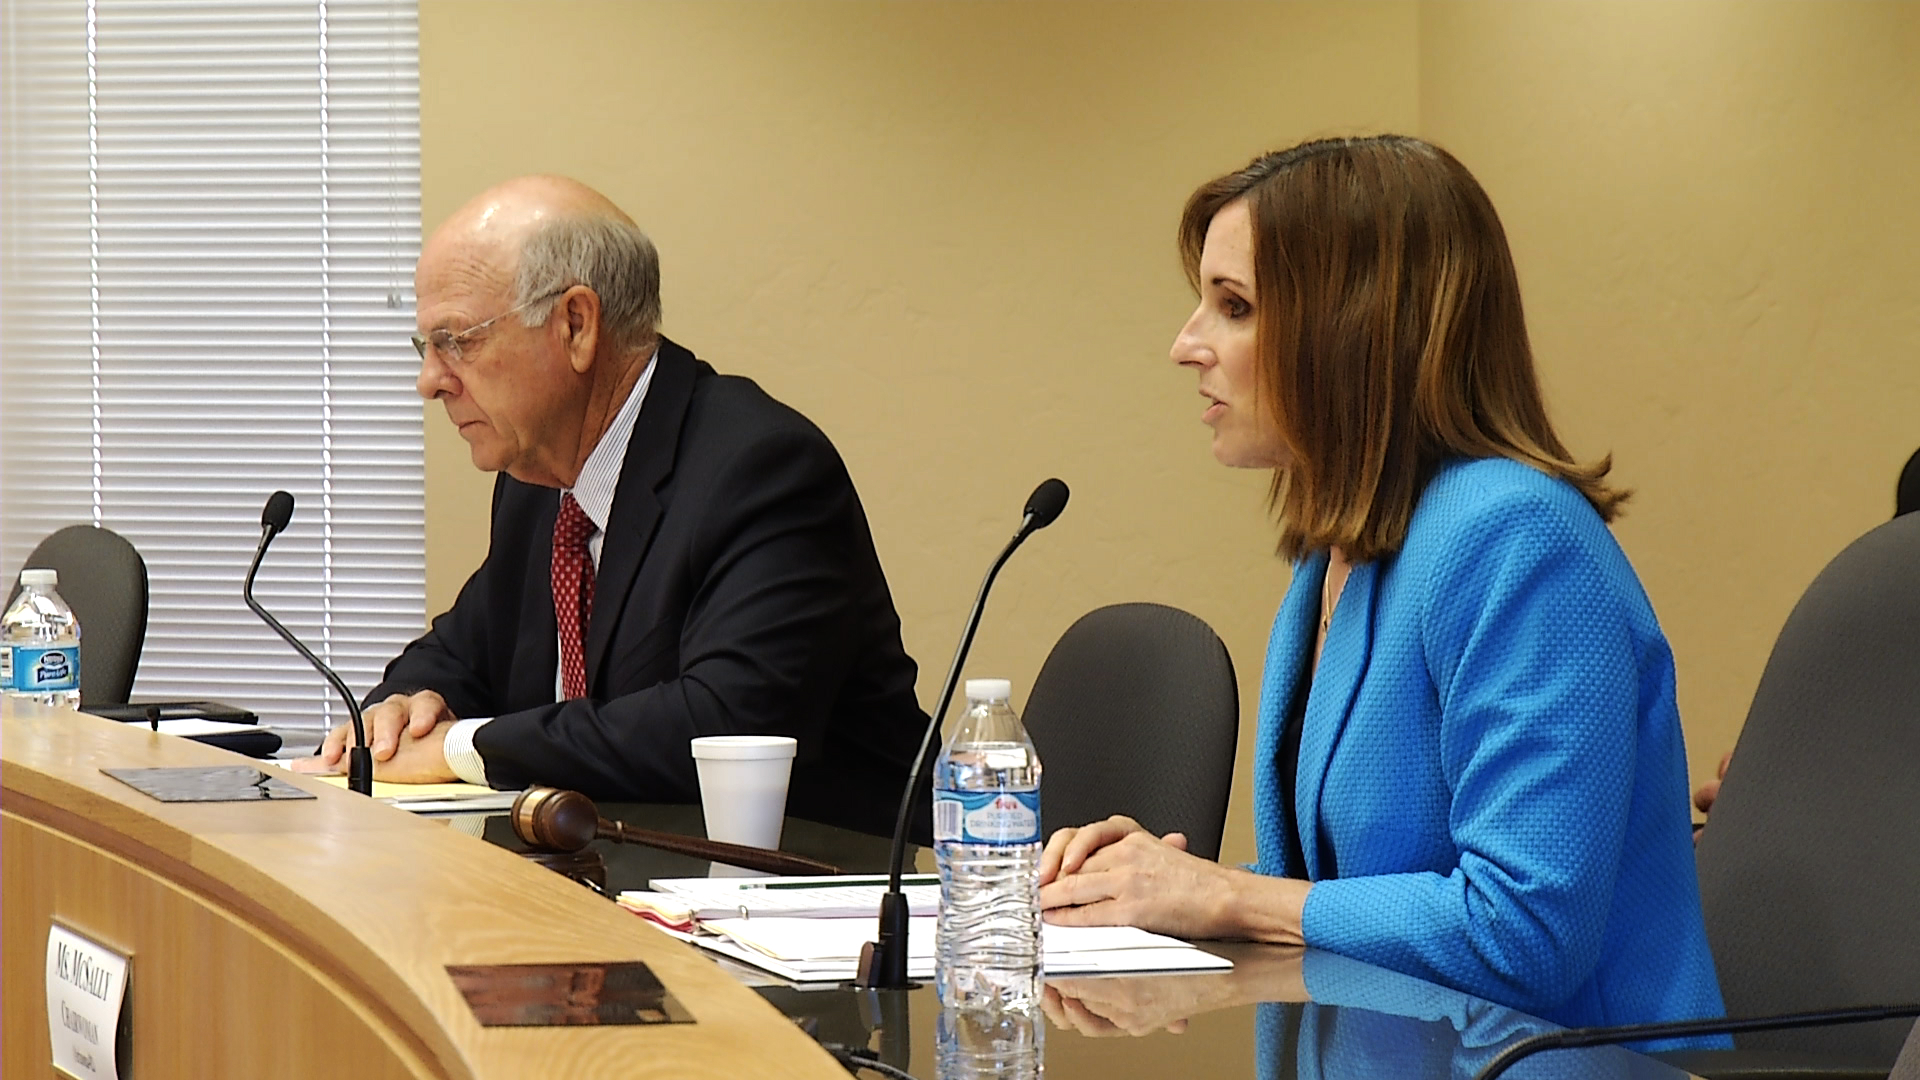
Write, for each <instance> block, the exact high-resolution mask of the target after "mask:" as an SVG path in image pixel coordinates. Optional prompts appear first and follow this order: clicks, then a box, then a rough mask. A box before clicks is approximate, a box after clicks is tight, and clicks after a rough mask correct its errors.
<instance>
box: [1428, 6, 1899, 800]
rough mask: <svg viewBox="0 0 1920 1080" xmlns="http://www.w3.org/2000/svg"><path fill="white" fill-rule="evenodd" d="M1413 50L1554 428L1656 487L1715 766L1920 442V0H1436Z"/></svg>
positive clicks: (1697, 741)
mask: <svg viewBox="0 0 1920 1080" xmlns="http://www.w3.org/2000/svg"><path fill="white" fill-rule="evenodd" d="M1420 60H1421V80H1420V112H1421V130H1422V133H1423V134H1425V135H1427V136H1428V137H1430V138H1432V139H1434V140H1436V141H1438V142H1440V143H1442V144H1444V145H1446V146H1448V147H1450V148H1452V149H1453V150H1454V151H1455V152H1456V153H1458V154H1459V156H1460V158H1461V159H1462V160H1463V161H1465V162H1466V163H1467V165H1468V166H1469V167H1470V168H1472V169H1473V170H1474V172H1475V173H1476V174H1477V175H1478V176H1479V178H1480V180H1481V182H1482V183H1483V184H1485V185H1486V187H1487V189H1488V191H1489V192H1490V193H1491V195H1492V196H1493V201H1494V204H1495V205H1496V206H1498V207H1499V208H1500V212H1501V215H1502V217H1503V218H1504V219H1505V222H1506V226H1507V230H1508V236H1509V239H1510V240H1511V242H1512V244H1513V248H1514V257H1515V259H1516V261H1517V262H1518V263H1519V267H1520V278H1521V284H1522V287H1523V288H1524V289H1525V290H1526V298H1527V306H1528V315H1529V323H1530V324H1531V328H1532V331H1533V341H1534V347H1535V350H1536V352H1537V354H1538V356H1539V358H1540V365H1541V368H1542V370H1543V372H1544V376H1545V379H1546V382H1547V389H1548V395H1549V400H1550V403H1551V404H1552V405H1553V406H1554V411H1555V416H1556V419H1557V420H1558V422H1559V423H1560V425H1561V428H1562V431H1563V433H1564V434H1565V435H1566V436H1567V437H1568V439H1569V441H1570V442H1571V443H1572V445H1573V447H1574V448H1575V452H1576V453H1581V454H1588V455H1598V454H1601V453H1605V452H1607V451H1608V450H1611V451H1612V452H1613V454H1614V460H1615V463H1616V467H1617V472H1616V475H1617V476H1618V477H1619V478H1620V479H1621V480H1622V481H1624V482H1625V483H1626V484H1627V485H1628V486H1631V487H1633V488H1635V489H1637V492H1638V494H1637V495H1636V496H1635V498H1634V501H1633V503H1632V504H1631V505H1630V507H1629V510H1628V513H1627V515H1626V517H1625V518H1624V519H1623V520H1622V521H1621V523H1620V525H1619V526H1618V528H1617V529H1616V530H1615V532H1616V535H1618V536H1619V538H1620V540H1621V543H1622V544H1623V545H1624V546H1625V547H1626V550H1627V553H1628V555H1629V556H1631V557H1632V559H1633V563H1634V566H1635V567H1636V568H1637V569H1638V570H1639V571H1640V575H1641V578H1642V580H1643V581H1645V583H1646V586H1647V591H1648V593H1649V594H1650V595H1651V596H1652V597H1653V602H1654V606H1655V608H1656V609H1657V610H1658V612H1659V615H1660V620H1661V622H1662V624H1663V625H1664V626H1665V627H1666V630H1667V635H1668V637H1669V639H1670V640H1671V641H1672V643H1673V649H1674V656H1675V662H1676V666H1677V668H1678V672H1679V680H1680V712H1681V716H1682V717H1683V718H1684V720H1685V723H1686V727H1687V736H1688V739H1687V741H1688V749H1689V751H1690V755H1691V758H1692V766H1693V773H1694V776H1695V778H1696V779H1699V778H1704V777H1705V776H1708V775H1711V772H1710V770H1711V769H1712V768H1713V766H1714V764H1715V763H1716V762H1717V761H1718V760H1719V757H1720V755H1721V753H1722V752H1724V751H1725V750H1726V749H1728V748H1730V747H1731V746H1732V745H1733V741H1734V737H1735V735H1736V734H1737V733H1738V732H1739V728H1740V724H1741V723H1742V722H1743V721H1744V720H1745V719H1746V711H1747V705H1748V703H1749V702H1750V701H1751V700H1752V698H1753V690H1754V687H1755V685H1756V684H1757V683H1758V682H1759V679H1760V670H1761V667H1762V666H1763V665H1764V664H1765V663H1766V658H1767V652H1768V650H1770V649H1771V648H1772V647H1773V639H1774V635H1775V634H1776V633H1778V632H1779V629H1780V624H1781V623H1782V622H1784V621H1785V620H1786V617H1787V613H1788V611H1790V610H1791V609H1792V607H1793V604H1794V601H1795V600H1797V599H1798V598H1799V596H1800V593H1801V591H1802V590H1804V589H1805V588H1806V586H1807V583H1808V582H1810V581H1811V580H1813V576H1814V575H1815V574H1816V573H1818V572H1819V570H1820V568H1821V567H1822V566H1824V565H1825V564H1826V562H1827V560H1828V559H1830V558H1832V557H1833V556H1834V555H1835V554H1837V553H1838V552H1839V551H1840V549H1841V548H1843V547H1845V546H1846V545H1847V543H1848V542H1849V541H1851V540H1852V539H1853V538H1855V537H1857V536H1859V535H1860V534H1861V533H1863V532H1865V531H1866V530H1868V529H1870V528H1872V527H1873V526H1874V525H1877V524H1879V523H1880V522H1882V521H1885V520H1886V519H1887V518H1888V517H1890V516H1891V515H1892V513H1893V486H1894V480H1895V477H1896V476H1897V475H1898V473H1899V470H1900V466H1901V464H1902V463H1903V462H1905V461H1906V459H1907V455H1909V454H1911V453H1913V451H1914V448H1915V447H1916V446H1920V4H1914V3H1904V2H1903V3H1846V2H1820V3H1810V2H1809V3H1766V2H1751V0H1750V2H1745V3H1705V2H1688V3H1666V2H1653V3H1634V2H1619V0H1606V2H1599V3H1578V4H1574V3H1559V4H1532V3H1505V2H1502V3H1435V4H1427V5H1424V6H1423V7H1422V8H1421V44H1420Z"/></svg>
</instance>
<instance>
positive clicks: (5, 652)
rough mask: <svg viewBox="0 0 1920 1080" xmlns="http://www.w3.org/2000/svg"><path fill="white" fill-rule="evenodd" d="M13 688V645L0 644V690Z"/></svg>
mask: <svg viewBox="0 0 1920 1080" xmlns="http://www.w3.org/2000/svg"><path fill="white" fill-rule="evenodd" d="M11 689H13V646H11V645H0V692H5V691H8V690H11Z"/></svg>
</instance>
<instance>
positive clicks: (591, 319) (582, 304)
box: [549, 285, 600, 375]
mask: <svg viewBox="0 0 1920 1080" xmlns="http://www.w3.org/2000/svg"><path fill="white" fill-rule="evenodd" d="M549 317H550V318H552V319H554V320H556V321H557V322H558V323H559V324H560V335H561V344H562V345H564V346H565V347H566V350H567V363H568V364H569V365H571V366H572V368H573V370H574V371H575V372H577V373H579V374H581V375H585V374H586V373H587V372H588V371H590V370H592V369H593V360H594V355H595V353H596V351H597V350H598V349H599V347H600V294H598V293H596V292H594V291H593V290H592V289H590V288H588V287H587V286H585V285H575V286H574V287H572V288H571V289H568V290H567V291H566V292H564V293H561V294H560V299H559V300H557V301H555V302H554V310H553V314H552V315H551V316H549Z"/></svg>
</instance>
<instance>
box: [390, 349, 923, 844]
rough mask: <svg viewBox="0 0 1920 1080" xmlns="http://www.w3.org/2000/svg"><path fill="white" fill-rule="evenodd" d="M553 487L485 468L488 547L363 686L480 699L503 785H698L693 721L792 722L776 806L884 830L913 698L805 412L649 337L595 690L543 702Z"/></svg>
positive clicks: (883, 601)
mask: <svg viewBox="0 0 1920 1080" xmlns="http://www.w3.org/2000/svg"><path fill="white" fill-rule="evenodd" d="M559 498H560V493H559V492H558V491H557V490H555V489H553V488H543V487H535V486H532V485H528V484H523V483H520V482H519V481H517V480H514V479H512V478H511V477H508V476H506V475H505V474H502V475H501V476H500V478H499V480H498V481H497V482H496V483H495V485H494V489H493V526H492V539H491V544H490V547H489V548H488V551H487V559H486V562H485V563H484V564H482V565H481V567H480V569H479V571H478V572H476V573H475V574H474V575H473V577H472V578H471V579H469V580H468V582H467V583H466V585H465V586H464V587H463V588H462V589H461V590H460V596H459V599H458V600H456V601H455V602H454V605H453V609H452V610H450V611H448V612H447V613H446V614H444V615H441V616H440V617H439V618H437V619H435V620H434V621H433V628H432V629H431V630H429V631H428V632H427V634H426V636H424V637H422V638H420V639H419V640H418V641H415V642H414V643H413V644H411V645H409V646H407V648H406V651H405V652H403V653H401V654H400V656H399V658H398V659H396V660H394V661H393V663H391V664H389V665H388V666H387V672H386V679H385V681H384V682H382V683H381V684H380V686H378V687H377V688H375V689H374V691H373V692H372V693H371V694H369V695H368V701H369V702H372V701H379V700H383V699H384V698H386V696H387V695H389V694H393V693H411V692H413V691H417V690H423V689H430V690H436V691H438V692H439V693H440V694H441V695H442V696H443V697H445V698H446V699H447V703H448V705H449V706H451V707H452V709H453V711H454V713H455V714H456V715H458V716H462V717H469V716H474V717H479V716H491V717H495V719H494V720H493V722H492V723H489V724H487V725H486V726H484V727H482V728H481V729H480V730H479V731H478V732H477V733H476V735H475V738H474V745H475V748H476V749H478V750H479V751H480V754H481V756H482V757H483V758H484V759H485V761H486V765H487V779H488V780H489V781H490V782H492V783H493V784H495V785H496V786H500V787H520V786H523V785H526V784H534V783H538V784H552V785H558V786H562V787H568V788H572V789H575V790H578V791H581V792H584V793H586V794H587V795H590V796H593V797H595V798H600V799H612V800H624V801H633V802H697V801H698V800H699V797H700V789H699V782H698V780H697V778H696V775H695V772H694V764H693V758H692V755H691V752H690V750H689V748H688V740H690V739H692V738H694V737H695V736H697V735H726V734H747V733H763V734H784V735H792V736H794V737H796V738H797V739H799V743H800V745H799V754H798V757H797V758H796V759H795V761H794V766H793V778H792V782H791V785H790V786H789V788H788V796H787V810H788V813H790V814H793V815H795V816H798V817H803V818H807V819H810V820H814V821H822V822H826V823H829V824H833V825H841V826H845V827H848V828H853V829H859V830H862V831H865V832H870V833H877V834H883V835H884V834H889V833H891V832H892V831H893V824H894V817H895V815H896V813H897V812H898V809H899V803H900V794H901V791H902V789H903V788H904V786H905V784H906V780H907V774H908V772H909V769H910V767H911V765H912V761H913V755H914V751H915V750H916V749H917V748H918V746H919V740H920V737H921V733H922V732H923V731H924V729H925V727H926V723H927V717H926V714H925V713H924V712H922V711H921V709H920V707H919V705H918V704H917V703H916V701H915V699H914V676H915V668H914V663H913V660H912V659H910V658H909V657H908V656H907V654H906V652H905V650H904V649H903V648H902V647H901V643H900V618H899V616H898V615H897V614H896V613H895V612H894V608H893V599H892V597H891V596H890V595H889V593H888V591H887V583H886V578H885V577H884V576H883V575H882V574H881V570H880V560H879V557H878V556H877V555H876V554H875V552H874V547H873V537H872V535H871V533H870V532H869V530H868V527H867V519H866V514H865V511H863V510H862V509H861V506H860V499H859V496H858V495H856V494H855V493H854V490H853V481H852V480H851V478H850V477H849V476H848V475H847V470H846V467H845V465H844V464H843V463H842V462H841V460H840V457H839V454H838V453H836V452H835V450H834V448H833V444H832V443H830V442H829V441H828V440H827V437H826V436H825V435H824V434H822V433H821V431H820V429H818V428H816V427H814V426H813V424H812V423H810V422H809V421H808V420H807V419H806V418H805V417H803V416H801V415H800V414H799V413H797V412H795V411H794V410H792V409H790V408H788V407H786V406H785V405H782V404H780V403H779V402H777V401H775V400H773V399H772V398H771V397H769V396H767V394H766V392H765V391H763V390H761V389H760V388H759V387H758V386H757V385H755V384H754V383H753V382H752V381H750V380H748V379H743V378H737V377H730V376H722V375H718V374H715V372H714V371H713V369H712V368H710V367H708V366H707V365H706V364H705V363H702V362H701V361H700V360H698V359H696V358H695V357H694V355H693V354H692V353H690V352H688V351H687V350H686V349H683V348H681V347H680V346H678V345H675V344H674V343H672V342H670V341H666V340H664V339H663V340H662V341H661V343H660V354H659V360H658V367H657V368H656V369H655V371H654V374H653V382H652V385H651V387H650V388H649V390H648V393H647V399H646V402H645V403H644V404H643V405H642V406H641V409H640V415H639V418H638V420H637V421H636V422H635V424H634V429H633V436H632V441H631V442H630V443H629V444H628V447H627V457H626V464H625V465H624V467H623V469H622V472H621V475H620V482H619V487H618V490H617V491H616V493H615V495H614V499H613V510H612V513H611V515H610V519H609V521H608V524H607V530H606V536H605V538H604V541H603V546H602V549H601V557H600V567H599V571H598V574H597V577H596V582H595V586H594V602H593V617H592V621H591V622H590V624H589V626H588V631H587V684H588V693H587V696H586V697H585V698H582V699H578V700H574V701H567V702H559V703H556V702H555V701H554V700H553V699H554V669H555V666H556V664H557V662H558V661H557V656H556V653H557V646H556V644H555V638H554V634H555V622H554V613H553V594H552V590H551V585H550V581H549V564H550V560H551V557H552V544H553V520H554V515H555V514H556V512H557V510H558V506H559ZM922 801H925V800H922ZM922 816H923V817H924V815H922ZM921 825H922V828H920V829H916V832H923V831H924V821H922V822H921Z"/></svg>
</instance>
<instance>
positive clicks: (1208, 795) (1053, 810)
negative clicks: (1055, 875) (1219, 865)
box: [1026, 604, 1240, 859]
mask: <svg viewBox="0 0 1920 1080" xmlns="http://www.w3.org/2000/svg"><path fill="white" fill-rule="evenodd" d="M1026 722H1027V730H1028V732H1029V733H1030V734H1031V735H1032V737H1033V743H1034V748H1035V749H1036V750H1038V751H1039V752H1040V762H1041V765H1042V767H1043V768H1044V769H1045V770H1046V771H1045V779H1044V781H1043V782H1042V784H1041V787H1040V818H1041V822H1042V824H1043V826H1044V827H1045V828H1046V829H1048V830H1049V831H1050V830H1053V829H1057V828H1061V827H1063V826H1068V825H1085V824H1087V823H1088V822H1091V821H1098V820H1100V819H1102V818H1105V817H1109V816H1111V815H1113V814H1125V815H1127V816H1128V817H1131V818H1133V819H1135V820H1136V821H1138V822H1140V823H1141V824H1142V825H1144V826H1146V827H1147V828H1149V829H1151V830H1153V831H1154V832H1156V833H1165V832H1170V831H1175V830H1177V831H1179V832H1183V833H1185V834H1186V835H1187V850H1189V851H1191V852H1193V853H1194V854H1195V855H1199V856H1201V857H1202V858H1207V859H1217V858H1219V857H1220V831H1221V829H1222V828H1223V827H1224V826H1225V824H1226V820H1227V793H1228V792H1229V791H1230V790H1231V788H1232V786H1233V755H1234V750H1235V748H1236V746H1237V744H1238V742H1239V738H1240V697H1239V691H1238V689H1237V688H1236V686H1235V684H1234V679H1233V661H1232V659H1231V658H1229V657H1228V656H1227V647H1226V646H1225V645H1223V644H1221V642H1220V638H1219V635H1217V634H1215V633H1214V632H1213V628H1212V627H1209V626H1208V625H1207V624H1206V623H1204V622H1202V621H1201V620H1199V619H1198V618H1195V617H1194V616H1192V615H1189V614H1187V613H1186V612H1184V611H1181V610H1179V609H1178V608H1170V607H1166V606H1164V605H1161V604H1115V605H1113V606H1111V607H1103V608H1099V609H1096V610H1094V611H1092V612H1089V613H1088V614H1086V615H1085V616H1082V617H1081V619H1080V621H1078V622H1076V623H1074V624H1073V625H1072V626H1070V627H1068V628H1067V632H1066V633H1065V634H1062V635H1061V636H1060V640H1059V642H1058V643H1056V644H1055V645H1054V647H1053V652H1051V653H1049V654H1048V656H1047V662H1046V664H1045V665H1044V666H1043V667H1041V669H1040V675H1039V677H1038V678H1037V679H1035V680H1034V684H1033V693H1032V694H1030V695H1028V698H1027V711H1026Z"/></svg>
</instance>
